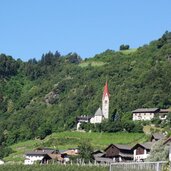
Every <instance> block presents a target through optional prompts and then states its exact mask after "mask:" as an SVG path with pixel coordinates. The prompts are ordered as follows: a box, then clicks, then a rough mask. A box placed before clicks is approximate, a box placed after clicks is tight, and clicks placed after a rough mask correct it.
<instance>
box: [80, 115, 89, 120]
mask: <svg viewBox="0 0 171 171" xmlns="http://www.w3.org/2000/svg"><path fill="white" fill-rule="evenodd" d="M91 118H92V116H86V115H83V116H77V120H90V119H91Z"/></svg>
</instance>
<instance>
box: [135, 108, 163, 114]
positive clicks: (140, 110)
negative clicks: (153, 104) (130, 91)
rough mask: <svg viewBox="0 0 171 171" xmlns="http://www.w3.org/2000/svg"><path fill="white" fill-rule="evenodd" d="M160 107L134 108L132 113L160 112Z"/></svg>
mask: <svg viewBox="0 0 171 171" xmlns="http://www.w3.org/2000/svg"><path fill="white" fill-rule="evenodd" d="M159 110H160V109H159V108H141V109H136V110H133V111H132V113H147V112H149V113H153V112H154V113H155V112H158V111H159Z"/></svg>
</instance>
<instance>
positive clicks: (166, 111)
mask: <svg viewBox="0 0 171 171" xmlns="http://www.w3.org/2000/svg"><path fill="white" fill-rule="evenodd" d="M169 112H171V109H160V113H169Z"/></svg>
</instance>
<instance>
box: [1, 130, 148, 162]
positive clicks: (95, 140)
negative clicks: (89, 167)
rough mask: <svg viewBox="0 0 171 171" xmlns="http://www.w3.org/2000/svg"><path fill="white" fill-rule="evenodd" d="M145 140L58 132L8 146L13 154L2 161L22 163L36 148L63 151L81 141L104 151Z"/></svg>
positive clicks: (129, 135)
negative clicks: (108, 148)
mask: <svg viewBox="0 0 171 171" xmlns="http://www.w3.org/2000/svg"><path fill="white" fill-rule="evenodd" d="M146 139H147V137H146V136H145V134H143V133H126V132H121V133H96V132H89V133H86V132H69V131H66V132H59V133H53V134H51V135H49V136H47V137H46V138H45V139H44V140H39V139H35V140H29V141H25V142H19V143H17V144H14V145H12V146H10V147H11V148H12V149H13V151H14V152H13V153H12V154H10V155H9V156H8V157H6V158H4V160H5V161H6V162H9V163H13V162H18V163H22V162H23V161H24V153H25V152H27V151H31V150H33V149H35V148H36V147H51V148H56V149H59V150H65V149H68V148H73V147H77V146H78V145H79V143H80V142H82V141H89V142H90V143H91V144H92V146H93V147H94V149H101V150H104V149H105V148H106V147H107V146H108V145H109V144H111V143H115V144H129V145H134V144H136V143H137V142H144V141H146Z"/></svg>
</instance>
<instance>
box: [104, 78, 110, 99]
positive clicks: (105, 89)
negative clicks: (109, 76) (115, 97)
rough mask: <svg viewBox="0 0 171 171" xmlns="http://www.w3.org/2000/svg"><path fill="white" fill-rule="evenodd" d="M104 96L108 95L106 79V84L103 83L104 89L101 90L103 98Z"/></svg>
mask: <svg viewBox="0 0 171 171" xmlns="http://www.w3.org/2000/svg"><path fill="white" fill-rule="evenodd" d="M105 96H108V97H109V89H108V83H107V81H106V84H105V86H104V90H103V98H104V97H105Z"/></svg>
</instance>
